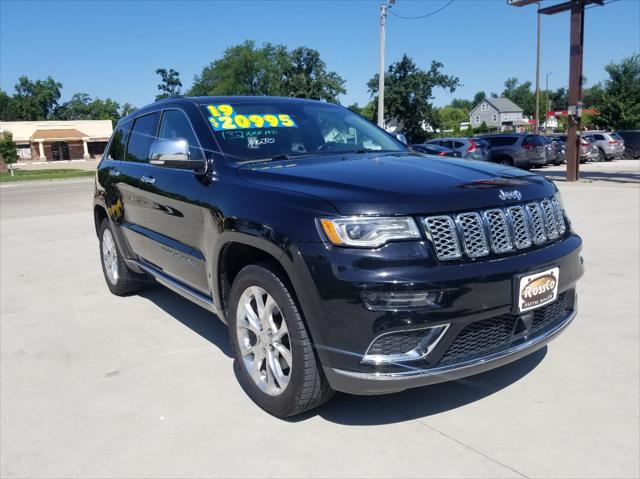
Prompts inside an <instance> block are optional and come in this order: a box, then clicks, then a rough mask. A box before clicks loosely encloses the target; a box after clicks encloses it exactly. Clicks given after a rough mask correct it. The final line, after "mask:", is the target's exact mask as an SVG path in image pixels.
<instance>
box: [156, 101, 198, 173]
mask: <svg viewBox="0 0 640 479" xmlns="http://www.w3.org/2000/svg"><path fill="white" fill-rule="evenodd" d="M159 111H160V112H161V115H160V121H159V122H158V131H157V132H156V139H158V140H160V139H161V138H160V131H161V128H162V122H163V121H164V114H165V112H167V111H179V112H180V113H182V116H184V117H185V118H186V119H187V123H189V128H191V133H193V136H194V137H195V139H196V142H197V143H198V149H199V150H200V151H201V152H202V155H203V156H204V158H203V160H204V161H207V154H206V152H205V150H204V148H202V143H201V142H200V138H199V137H198V134H197V133H196V129H195V128H194V127H193V123H192V122H191V118H189V115H187V112H185V111H184V110H183V109H182V108H175V107H172V108H163V109H162V110H159ZM172 169H174V168H172ZM178 169H179V168H178Z"/></svg>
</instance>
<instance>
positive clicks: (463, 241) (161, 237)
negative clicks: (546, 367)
mask: <svg viewBox="0 0 640 479" xmlns="http://www.w3.org/2000/svg"><path fill="white" fill-rule="evenodd" d="M94 218H95V228H96V232H97V234H98V238H99V241H100V254H101V259H102V268H103V271H104V276H105V279H106V283H107V286H108V287H109V289H110V290H111V292H113V293H114V294H116V295H126V294H130V293H133V292H135V291H138V290H140V289H141V288H142V287H144V286H145V285H146V284H147V283H148V282H149V281H150V279H155V280H156V281H157V282H159V283H161V284H163V285H164V286H166V287H168V288H169V289H171V290H173V291H174V292H176V293H178V294H180V295H182V296H184V297H185V298H187V299H189V300H191V301H193V302H194V303H196V304H198V305H200V306H202V307H204V308H206V309H208V310H209V311H211V312H212V313H214V314H215V315H217V316H218V318H220V319H221V320H222V321H224V322H225V323H227V325H228V327H229V337H230V341H231V344H232V346H233V350H234V355H235V361H234V365H235V368H236V370H237V376H238V379H239V381H240V383H241V385H242V387H243V389H244V390H245V391H246V393H247V394H248V395H249V396H250V397H251V399H253V400H254V401H255V402H256V403H257V404H258V405H259V406H260V407H262V408H263V409H265V410H266V411H268V412H269V413H272V414H274V415H278V416H289V415H293V414H298V413H300V412H302V411H305V410H308V409H311V408H314V407H316V406H318V405H320V404H321V403H323V402H324V401H326V400H327V399H329V398H330V397H331V395H332V393H333V391H334V390H338V391H345V392H348V393H355V394H380V393H390V392H395V391H402V390H404V389H407V388H412V387H416V386H423V385H426V384H431V383H436V382H440V381H445V380H452V379H456V378H460V377H463V376H468V375H470V374H475V373H478V372H481V371H485V370H488V369H491V368H495V367H497V366H500V365H502V364H505V363H508V362H510V361H514V360H515V359H517V358H520V357H522V356H524V355H526V354H529V353H531V352H532V351H534V350H536V349H538V348H541V347H542V346H543V345H545V344H546V343H547V342H548V341H550V340H551V339H552V338H554V337H555V336H556V335H558V333H560V332H561V331H562V330H563V329H564V328H565V327H566V326H567V325H568V324H569V323H570V322H571V320H572V319H573V318H574V316H575V314H576V293H575V289H576V282H577V281H578V279H579V278H580V277H581V276H582V274H583V266H582V260H581V257H580V250H581V239H580V237H579V236H577V235H576V234H575V233H574V232H573V230H572V229H571V226H570V223H569V220H568V218H567V216H566V214H565V211H564V208H563V205H562V200H561V198H560V195H559V193H558V190H557V189H556V187H555V185H554V184H553V183H551V182H549V181H547V180H545V179H544V178H542V177H540V176H538V175H534V174H531V173H528V172H526V171H523V170H519V169H515V168H511V167H507V166H502V165H496V164H485V163H479V162H461V161H460V160H458V159H446V158H442V157H432V156H427V155H423V154H420V153H415V152H412V151H410V150H409V149H408V148H407V147H406V146H405V145H404V144H402V143H400V142H399V141H397V140H396V139H395V138H394V137H392V136H390V135H389V134H387V133H386V132H385V131H383V130H381V129H379V128H378V127H376V126H375V125H373V124H371V123H369V122H368V121H367V120H365V119H364V118H362V117H360V116H359V115H357V114H354V113H352V112H350V111H349V110H347V109H345V108H342V107H339V106H336V105H330V104H327V103H321V102H316V101H308V100H299V99H289V98H269V97H259V98H253V97H201V98H174V99H169V100H164V101H160V102H156V103H154V104H152V105H149V106H147V107H145V108H142V109H140V110H137V111H136V112H134V113H132V114H130V115H128V116H126V117H124V118H123V119H122V120H120V122H119V123H118V125H117V127H116V129H115V132H114V134H113V136H112V138H111V140H110V142H109V145H108V148H107V151H106V153H105V156H104V158H103V159H102V161H101V162H100V165H99V167H98V172H97V178H96V185H95V200H94Z"/></svg>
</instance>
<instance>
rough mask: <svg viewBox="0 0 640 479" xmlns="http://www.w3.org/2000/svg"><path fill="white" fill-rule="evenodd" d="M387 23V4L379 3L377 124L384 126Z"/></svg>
mask: <svg viewBox="0 0 640 479" xmlns="http://www.w3.org/2000/svg"><path fill="white" fill-rule="evenodd" d="M386 23H387V4H386V3H383V4H382V5H380V65H379V67H378V126H379V127H380V128H384V41H385V38H384V34H385V32H384V29H385V24H386Z"/></svg>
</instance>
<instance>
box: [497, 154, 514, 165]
mask: <svg viewBox="0 0 640 479" xmlns="http://www.w3.org/2000/svg"><path fill="white" fill-rule="evenodd" d="M498 163H499V164H501V165H505V166H513V160H512V159H511V158H509V157H508V156H501V157H500V158H499V159H498Z"/></svg>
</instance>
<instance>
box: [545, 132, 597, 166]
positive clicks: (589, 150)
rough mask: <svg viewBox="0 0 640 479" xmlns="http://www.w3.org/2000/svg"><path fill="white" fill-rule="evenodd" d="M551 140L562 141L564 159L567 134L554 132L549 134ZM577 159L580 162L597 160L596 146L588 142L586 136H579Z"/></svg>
mask: <svg viewBox="0 0 640 479" xmlns="http://www.w3.org/2000/svg"><path fill="white" fill-rule="evenodd" d="M549 138H551V140H552V141H556V142H562V143H563V144H564V145H565V153H564V154H565V159H566V145H567V135H564V134H555V135H550V136H549ZM578 154H579V161H580V163H585V162H587V161H597V160H598V158H599V153H598V147H597V146H596V145H595V144H594V143H591V142H589V140H587V139H586V138H582V137H581V138H580V149H579V152H578Z"/></svg>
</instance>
